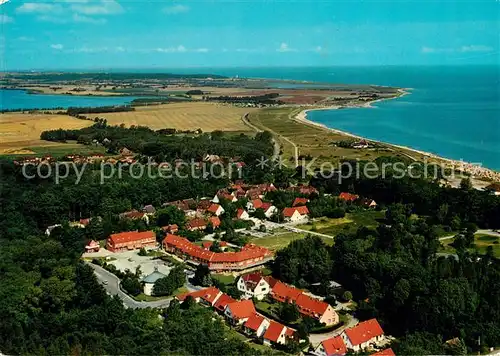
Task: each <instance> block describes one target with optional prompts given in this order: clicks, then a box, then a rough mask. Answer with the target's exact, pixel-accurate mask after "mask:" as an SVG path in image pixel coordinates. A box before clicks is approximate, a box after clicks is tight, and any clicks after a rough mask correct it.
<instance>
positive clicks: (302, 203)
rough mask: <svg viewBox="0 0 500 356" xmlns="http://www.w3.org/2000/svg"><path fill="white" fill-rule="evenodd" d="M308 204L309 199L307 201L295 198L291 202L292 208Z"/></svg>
mask: <svg viewBox="0 0 500 356" xmlns="http://www.w3.org/2000/svg"><path fill="white" fill-rule="evenodd" d="M308 202H309V199H307V198H295V200H294V201H293V204H292V207H296V206H302V205H306V204H307V203H308Z"/></svg>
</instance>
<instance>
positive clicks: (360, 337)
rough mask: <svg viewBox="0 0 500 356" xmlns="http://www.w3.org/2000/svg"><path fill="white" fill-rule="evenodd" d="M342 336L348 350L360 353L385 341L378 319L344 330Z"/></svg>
mask: <svg viewBox="0 0 500 356" xmlns="http://www.w3.org/2000/svg"><path fill="white" fill-rule="evenodd" d="M341 336H342V339H343V340H344V343H345V344H346V346H347V348H348V349H353V350H354V351H356V352H358V351H360V350H364V349H367V348H371V347H372V346H373V345H377V344H378V343H379V342H380V341H382V340H383V339H384V330H382V327H381V326H380V324H379V323H378V321H377V319H370V320H366V321H362V322H361V323H359V324H358V325H356V326H353V327H352V328H349V329H346V330H344V332H343V333H342V334H341Z"/></svg>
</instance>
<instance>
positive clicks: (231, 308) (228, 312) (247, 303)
mask: <svg viewBox="0 0 500 356" xmlns="http://www.w3.org/2000/svg"><path fill="white" fill-rule="evenodd" d="M256 312H257V311H256V310H255V306H254V305H253V302H252V300H251V299H246V300H239V301H237V302H233V303H229V304H228V305H227V306H226V308H225V309H224V316H225V317H226V318H227V319H228V320H229V321H230V322H231V323H232V324H234V325H239V324H243V323H244V322H246V321H247V320H248V318H249V317H250V316H251V315H252V314H255V313H256Z"/></svg>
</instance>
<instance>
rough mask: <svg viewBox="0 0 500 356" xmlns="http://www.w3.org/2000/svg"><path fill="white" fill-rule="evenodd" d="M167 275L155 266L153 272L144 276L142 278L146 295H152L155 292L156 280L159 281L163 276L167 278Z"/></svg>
mask: <svg viewBox="0 0 500 356" xmlns="http://www.w3.org/2000/svg"><path fill="white" fill-rule="evenodd" d="M165 277H166V275H165V274H163V273H161V272H158V268H156V267H155V270H154V272H153V273H151V274H149V275H147V276H146V277H144V278H143V279H142V281H141V282H142V284H143V286H144V287H143V288H144V290H143V292H144V294H146V295H152V294H153V287H154V285H155V283H156V281H158V280H159V279H162V278H165Z"/></svg>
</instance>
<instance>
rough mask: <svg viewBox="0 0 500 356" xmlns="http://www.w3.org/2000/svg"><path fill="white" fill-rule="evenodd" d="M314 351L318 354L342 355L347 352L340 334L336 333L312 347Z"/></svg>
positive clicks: (324, 355)
mask: <svg viewBox="0 0 500 356" xmlns="http://www.w3.org/2000/svg"><path fill="white" fill-rule="evenodd" d="M314 353H315V354H316V355H318V356H344V355H345V354H346V353H347V347H346V346H345V344H344V340H343V339H342V336H340V335H337V336H335V337H332V338H330V339H326V340H323V341H322V342H321V343H320V344H319V345H318V346H317V347H316V348H315V349H314Z"/></svg>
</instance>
